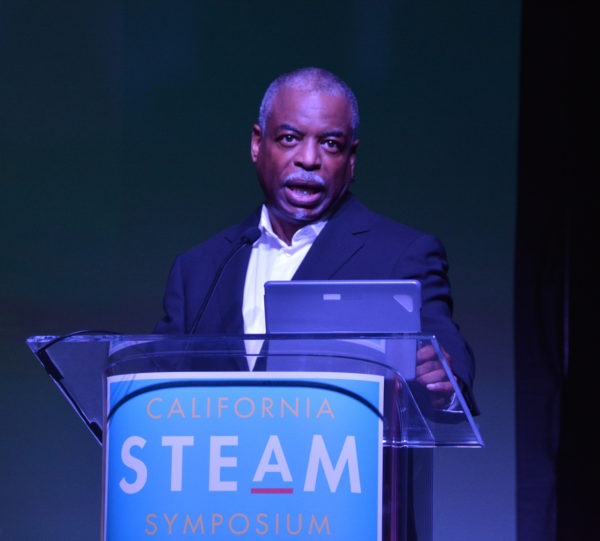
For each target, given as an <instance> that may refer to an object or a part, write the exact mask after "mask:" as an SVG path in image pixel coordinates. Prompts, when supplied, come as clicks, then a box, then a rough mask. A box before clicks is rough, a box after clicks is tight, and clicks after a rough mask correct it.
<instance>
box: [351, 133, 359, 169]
mask: <svg viewBox="0 0 600 541" xmlns="http://www.w3.org/2000/svg"><path fill="white" fill-rule="evenodd" d="M358 143H360V141H359V140H358V139H355V140H354V141H352V144H351V145H350V173H351V175H352V178H354V166H355V165H356V151H357V150H358Z"/></svg>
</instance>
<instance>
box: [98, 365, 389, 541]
mask: <svg viewBox="0 0 600 541" xmlns="http://www.w3.org/2000/svg"><path fill="white" fill-rule="evenodd" d="M267 378H268V379H267ZM382 412H383V378H382V377H380V376H372V375H362V374H346V373H325V372H310V373H309V372H268V373H265V372H263V373H262V374H259V373H240V372H235V373H230V372H227V373H224V372H218V373H217V372H212V373H209V372H173V373H149V374H131V375H121V376H112V377H109V378H108V379H107V422H106V426H105V435H106V436H105V438H106V439H105V445H104V453H105V457H104V460H105V483H106V485H105V502H104V537H105V539H107V540H109V541H120V540H127V541H132V540H137V539H180V538H181V539H189V538H190V537H192V538H195V537H200V538H211V539H219V540H228V539H261V540H264V539H314V538H315V537H324V538H327V539H339V540H344V541H351V540H360V541H364V540H365V539H368V540H380V539H381V531H382V523H381V517H382V439H383V420H382Z"/></svg>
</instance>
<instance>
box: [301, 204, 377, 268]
mask: <svg viewBox="0 0 600 541" xmlns="http://www.w3.org/2000/svg"><path fill="white" fill-rule="evenodd" d="M369 228H370V224H369V219H368V211H367V209H366V208H365V207H363V206H362V204H361V203H359V202H358V201H357V200H356V199H355V198H354V197H353V196H352V195H348V196H347V200H346V201H345V202H344V203H343V204H342V206H341V207H340V208H339V209H338V211H337V212H336V213H335V214H334V215H333V216H332V217H331V218H330V220H329V221H328V222H327V225H326V226H325V228H324V229H323V231H321V234H320V235H319V236H318V237H317V239H316V240H315V242H314V244H313V245H312V247H311V249H310V250H309V252H308V254H306V257H305V258H304V261H303V262H302V264H301V265H300V267H299V268H298V270H297V271H296V274H294V277H293V280H329V279H331V278H332V277H333V276H334V275H335V274H336V273H337V272H338V271H339V270H340V269H341V268H342V267H343V266H344V265H345V264H346V263H347V262H348V261H350V259H352V257H354V255H355V254H356V253H357V252H358V251H359V250H360V249H361V248H362V247H363V244H364V241H363V240H362V239H361V235H360V233H364V232H366V231H368V230H369Z"/></svg>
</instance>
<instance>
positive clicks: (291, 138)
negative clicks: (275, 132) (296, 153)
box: [279, 133, 297, 145]
mask: <svg viewBox="0 0 600 541" xmlns="http://www.w3.org/2000/svg"><path fill="white" fill-rule="evenodd" d="M296 140H297V137H296V136H295V135H292V134H290V133H286V134H284V135H281V136H280V137H279V141H280V142H282V143H283V144H285V145H291V144H293V143H295V142H296Z"/></svg>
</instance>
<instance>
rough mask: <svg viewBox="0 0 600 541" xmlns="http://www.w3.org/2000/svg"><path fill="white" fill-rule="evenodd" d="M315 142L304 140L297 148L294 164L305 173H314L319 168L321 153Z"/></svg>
mask: <svg viewBox="0 0 600 541" xmlns="http://www.w3.org/2000/svg"><path fill="white" fill-rule="evenodd" d="M319 150H320V149H319V144H318V142H317V141H311V140H306V139H305V140H304V141H302V144H301V145H299V147H298V152H297V154H296V156H295V160H294V163H295V165H296V166H297V167H301V168H302V169H305V170H306V171H314V170H316V169H319V168H320V167H321V153H320V152H319Z"/></svg>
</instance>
